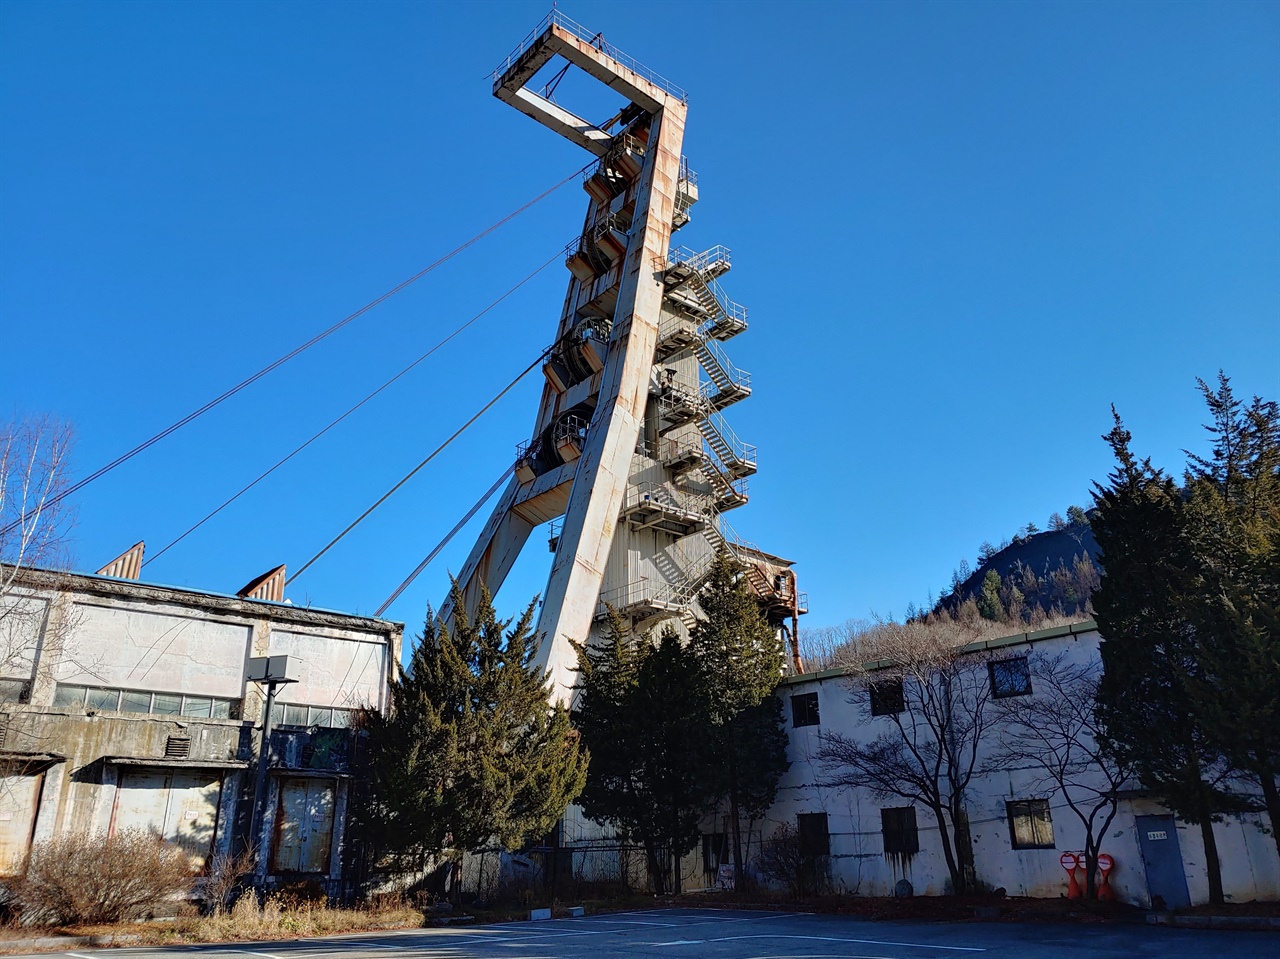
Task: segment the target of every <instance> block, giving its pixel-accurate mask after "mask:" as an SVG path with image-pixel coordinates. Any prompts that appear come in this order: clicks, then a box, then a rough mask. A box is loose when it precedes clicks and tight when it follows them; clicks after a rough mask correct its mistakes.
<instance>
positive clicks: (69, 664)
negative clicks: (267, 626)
mask: <svg viewBox="0 0 1280 959" xmlns="http://www.w3.org/2000/svg"><path fill="white" fill-rule="evenodd" d="M72 609H73V612H72V620H71V628H70V629H71V632H70V635H71V639H70V641H69V642H68V644H67V648H66V650H65V653H64V655H62V656H61V657H60V658H59V661H58V663H57V664H56V666H55V667H54V678H55V679H56V680H57V681H58V682H60V683H82V684H85V685H89V686H115V687H121V688H126V689H146V690H155V691H160V692H182V693H195V694H200V695H209V696H221V697H226V698H238V697H240V696H241V695H243V691H244V669H245V659H246V657H247V656H248V655H249V639H250V636H251V634H252V627H251V626H249V625H247V624H243V623H235V622H228V621H225V620H220V619H217V618H210V617H209V616H208V615H207V614H206V615H200V614H198V613H193V612H191V611H187V610H182V609H180V608H176V607H167V608H166V607H153V606H144V605H139V604H134V603H128V602H121V601H117V602H112V601H109V600H107V601H103V602H96V601H88V600H79V601H77V602H76V603H75V604H74V605H73V607H72Z"/></svg>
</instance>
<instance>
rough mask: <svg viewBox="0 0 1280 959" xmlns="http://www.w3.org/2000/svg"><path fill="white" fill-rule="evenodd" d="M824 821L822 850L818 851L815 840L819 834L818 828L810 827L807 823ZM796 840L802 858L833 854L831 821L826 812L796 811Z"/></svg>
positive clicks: (815, 823) (815, 857)
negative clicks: (806, 825) (807, 826)
mask: <svg viewBox="0 0 1280 959" xmlns="http://www.w3.org/2000/svg"><path fill="white" fill-rule="evenodd" d="M819 821H821V823H822V832H821V834H820V835H821V836H822V840H823V841H822V851H821V852H818V851H817V849H818V844H817V843H816V842H815V841H814V840H815V838H816V837H817V836H818V835H819V833H818V831H817V830H816V829H808V828H806V827H805V825H804V824H805V823H813V824H814V825H815V826H816V825H817V824H818V822H819ZM796 840H797V845H798V846H799V849H800V856H801V858H802V859H817V858H820V857H825V856H830V855H831V822H830V820H829V819H828V818H827V814H826V813H825V812H802V813H796Z"/></svg>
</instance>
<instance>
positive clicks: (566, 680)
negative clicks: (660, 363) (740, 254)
mask: <svg viewBox="0 0 1280 959" xmlns="http://www.w3.org/2000/svg"><path fill="white" fill-rule="evenodd" d="M683 139H684V105H683V104H675V105H672V106H668V107H667V109H665V110H663V111H662V112H661V113H659V114H658V115H657V116H656V117H655V118H654V120H653V125H652V128H651V132H650V137H649V147H648V150H647V151H646V153H645V162H644V170H643V172H642V173H641V177H642V182H641V184H640V190H639V195H640V197H642V198H644V199H643V200H641V201H640V203H644V204H645V205H644V206H641V205H640V203H638V204H637V209H636V215H635V218H634V221H633V224H634V225H633V227H632V234H631V242H630V244H629V245H628V247H627V254H626V266H625V270H624V273H623V277H622V284H621V286H620V288H619V291H618V305H617V309H616V311H615V312H614V323H613V334H612V336H611V339H610V345H609V355H608V359H607V361H606V363H605V368H604V375H603V381H602V383H601V386H600V402H599V404H598V405H597V407H596V411H595V415H594V417H593V418H592V421H591V428H590V429H589V430H588V432H587V438H586V444H585V446H584V449H583V452H582V458H581V460H580V461H579V463H578V468H577V471H576V474H575V476H574V480H573V490H572V492H571V493H570V496H569V506H568V510H567V512H566V513H565V519H564V528H563V530H562V531H561V533H560V549H559V551H558V553H557V555H556V561H555V564H554V565H553V566H552V569H551V579H550V581H549V582H548V584H547V595H546V597H545V599H544V602H543V612H542V616H541V618H540V619H539V621H538V633H539V648H538V660H537V661H538V663H539V665H541V666H543V667H544V668H545V669H546V671H547V672H548V674H550V676H551V680H552V695H553V696H555V697H556V698H558V699H560V700H562V701H567V700H568V699H569V697H570V695H571V692H572V688H573V685H574V682H575V680H576V675H575V673H574V668H575V666H576V658H575V654H574V651H573V648H572V646H571V645H570V641H575V642H585V641H586V639H587V636H588V633H589V631H590V628H591V620H592V617H593V616H594V614H595V610H596V604H597V602H598V599H599V595H600V583H601V580H602V578H603V576H604V567H605V562H606V561H607V560H608V557H609V549H610V546H611V545H612V543H613V534H614V527H615V525H616V523H617V520H618V513H619V511H620V510H621V508H622V501H623V498H624V496H625V495H626V490H627V478H628V475H629V474H630V469H631V457H632V454H633V453H634V451H635V448H636V441H637V440H638V439H639V436H640V428H641V426H642V425H643V422H644V414H645V407H646V405H647V403H648V393H649V372H650V370H651V369H652V367H653V350H654V345H655V343H656V341H657V335H658V321H659V319H660V317H661V313H662V299H663V289H664V287H663V281H662V276H661V274H660V273H659V272H658V268H657V267H656V266H655V264H656V263H658V262H661V263H665V262H666V256H667V246H668V244H669V242H670V239H671V221H672V216H673V213H674V208H675V187H676V181H677V179H678V177H679V171H680V146H681V142H682V140H683ZM646 179H647V180H648V182H644V180H646Z"/></svg>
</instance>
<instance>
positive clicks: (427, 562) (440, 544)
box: [373, 465, 515, 618]
mask: <svg viewBox="0 0 1280 959" xmlns="http://www.w3.org/2000/svg"><path fill="white" fill-rule="evenodd" d="M514 469H515V466H514V465H512V466H508V467H507V468H506V469H504V470H503V471H502V475H501V476H499V477H498V481H497V482H496V483H494V484H493V485H492V486H490V487H489V489H488V490H486V491H485V494H484V495H483V496H481V497H480V498H479V499H478V500H476V505H475V506H473V507H471V509H469V510H467V515H466V516H464V517H462V519H460V520H458V524H457V525H456V526H454V528H453V529H451V530H449V532H447V533H445V535H444V539H442V540H440V542H438V543H436V545H435V548H434V549H433V550H431V552H429V553H428V554H427V558H426V559H424V560H423V561H422V562H421V563H419V564H418V565H417V566H415V567H414V570H413V572H412V573H410V574H409V575H408V576H406V577H405V579H404V582H403V583H401V584H400V585H399V586H397V587H396V588H395V591H394V592H393V593H392V594H391V595H390V596H388V597H387V598H386V600H385V601H384V602H383V604H382V605H381V606H379V607H378V608H377V610H375V611H374V614H373V615H374V617H375V618H376V617H378V616H381V615H382V614H383V613H385V612H386V611H387V607H388V606H390V605H391V604H392V603H394V602H395V601H396V600H397V599H399V598H400V594H401V593H403V592H404V591H405V590H406V589H408V588H409V587H410V586H411V585H412V584H413V581H414V580H415V579H417V578H418V575H419V574H420V573H421V572H422V571H423V570H424V569H426V568H427V567H428V566H430V565H431V561H432V560H433V559H435V558H436V557H437V556H439V555H440V551H441V550H442V549H444V548H445V547H446V546H448V545H449V542H450V540H452V539H453V538H454V537H455V536H457V535H458V531H459V530H461V529H462V527H464V526H466V525H467V524H468V523H470V522H471V517H473V516H475V515H476V513H478V512H480V507H481V506H483V505H484V504H485V503H486V502H487V501H488V499H489V497H490V496H492V495H493V494H494V493H496V492H498V489H499V488H500V487H501V486H502V484H503V483H505V482H506V481H507V477H508V476H510V475H511V471H512V470H514Z"/></svg>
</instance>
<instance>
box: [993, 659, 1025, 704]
mask: <svg viewBox="0 0 1280 959" xmlns="http://www.w3.org/2000/svg"><path fill="white" fill-rule="evenodd" d="M987 670H988V672H989V673H990V674H991V695H992V696H993V697H994V698H995V699H1005V698H1007V697H1009V696H1027V695H1029V694H1030V693H1031V668H1030V667H1029V666H1028V665H1027V657H1025V656H1016V657H1014V658H1013V659H996V660H992V661H991V662H989V663H987Z"/></svg>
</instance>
